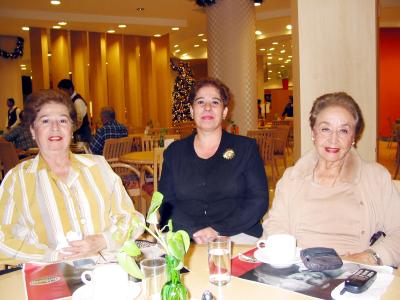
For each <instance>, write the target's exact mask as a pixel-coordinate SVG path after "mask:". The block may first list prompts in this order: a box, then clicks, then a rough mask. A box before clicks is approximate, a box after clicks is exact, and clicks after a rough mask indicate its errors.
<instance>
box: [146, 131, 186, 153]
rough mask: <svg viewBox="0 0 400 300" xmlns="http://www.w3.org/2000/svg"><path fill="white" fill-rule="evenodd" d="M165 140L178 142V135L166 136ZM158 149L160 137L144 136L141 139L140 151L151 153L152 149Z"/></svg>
mask: <svg viewBox="0 0 400 300" xmlns="http://www.w3.org/2000/svg"><path fill="white" fill-rule="evenodd" d="M166 139H172V140H180V139H181V136H180V134H166V135H164V141H165V140H166ZM156 147H160V135H145V136H143V137H142V151H151V150H153V148H156Z"/></svg>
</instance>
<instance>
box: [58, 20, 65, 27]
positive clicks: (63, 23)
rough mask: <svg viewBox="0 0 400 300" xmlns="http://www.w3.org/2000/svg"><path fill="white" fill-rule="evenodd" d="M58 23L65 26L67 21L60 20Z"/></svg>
mask: <svg viewBox="0 0 400 300" xmlns="http://www.w3.org/2000/svg"><path fill="white" fill-rule="evenodd" d="M58 25H61V26H65V25H67V22H64V21H61V22H58Z"/></svg>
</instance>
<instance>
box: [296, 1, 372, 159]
mask: <svg viewBox="0 0 400 300" xmlns="http://www.w3.org/2000/svg"><path fill="white" fill-rule="evenodd" d="M291 4H292V22H293V45H294V48H293V58H294V60H293V78H294V81H293V83H294V101H295V102H294V108H295V111H294V114H295V118H294V119H295V124H294V129H295V131H294V137H295V152H294V157H295V158H298V157H299V156H300V155H303V154H304V153H306V152H307V151H308V150H310V149H311V148H312V147H313V145H312V141H311V134H310V127H309V125H308V117H309V112H310V109H311V106H312V103H313V101H314V100H315V99H316V98H317V97H318V96H320V95H322V94H325V93H328V92H337V91H344V92H346V93H348V94H350V95H351V96H352V97H353V98H354V99H355V100H356V101H357V103H358V104H359V105H360V108H361V110H362V112H363V115H364V119H365V123H366V128H365V131H364V134H363V136H362V138H361V141H360V142H359V143H358V150H359V152H360V154H361V156H362V157H363V158H364V159H366V160H371V161H374V160H375V159H376V144H377V143H376V138H377V125H376V124H377V3H376V1H375V0H352V1H347V0H325V1H320V0H292V2H291Z"/></svg>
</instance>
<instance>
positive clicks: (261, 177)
mask: <svg viewBox="0 0 400 300" xmlns="http://www.w3.org/2000/svg"><path fill="white" fill-rule="evenodd" d="M194 137H195V135H194V134H193V135H191V136H189V137H188V138H186V139H183V140H180V141H176V142H174V143H172V144H171V145H170V146H169V147H168V148H167V149H166V150H165V152H164V163H163V169H162V174H161V179H160V184H159V191H160V192H161V193H162V194H163V195H164V202H163V205H162V206H161V208H160V215H161V224H162V225H164V224H166V222H167V221H168V219H172V221H173V226H174V231H175V230H179V229H184V230H186V231H187V232H188V233H189V235H190V236H192V235H193V233H195V232H196V231H198V230H200V229H203V228H205V227H208V226H210V227H212V228H213V229H214V230H216V231H217V232H218V233H219V234H221V235H227V236H232V235H235V234H238V233H246V234H249V235H252V236H255V237H260V236H261V235H262V226H261V223H260V220H261V218H262V217H263V216H264V214H265V213H266V211H267V209H268V184H267V178H266V176H265V170H264V164H263V162H262V160H261V158H260V155H259V152H258V147H257V144H256V142H255V140H253V139H250V138H248V137H244V136H238V135H232V134H230V133H227V132H226V131H223V134H222V139H221V143H220V145H219V147H218V150H217V152H216V153H215V154H214V155H213V156H212V157H210V158H208V159H202V158H199V157H198V156H197V154H196V152H195V150H194V146H193V143H194ZM229 149H231V150H233V152H234V157H233V158H232V159H227V158H224V153H226V151H227V150H229ZM225 156H227V155H225Z"/></svg>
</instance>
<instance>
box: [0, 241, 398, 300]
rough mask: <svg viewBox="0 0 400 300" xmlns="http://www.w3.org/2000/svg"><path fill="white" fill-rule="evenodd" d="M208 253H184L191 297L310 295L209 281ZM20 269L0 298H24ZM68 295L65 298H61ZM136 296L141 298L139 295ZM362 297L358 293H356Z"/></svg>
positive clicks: (386, 298)
mask: <svg viewBox="0 0 400 300" xmlns="http://www.w3.org/2000/svg"><path fill="white" fill-rule="evenodd" d="M250 248H251V247H249V246H248V245H247V246H245V245H234V246H233V249H232V252H233V253H232V254H233V255H237V254H238V253H244V252H246V251H247V250H249V249H250ZM207 260H208V254H207V246H206V245H196V244H192V245H191V246H190V248H189V253H188V254H187V255H186V257H185V265H186V266H187V268H188V269H189V270H190V272H189V273H187V274H184V275H182V280H183V283H184V284H185V286H186V287H187V288H188V290H189V293H190V299H191V300H200V299H201V295H202V294H203V292H204V291H205V290H209V291H211V293H212V294H213V295H214V296H215V297H216V299H217V300H243V299H254V300H256V299H267V298H268V299H285V300H286V299H287V300H300V299H312V298H311V297H309V296H306V295H303V294H299V293H294V292H291V291H288V290H284V289H281V288H277V287H274V286H270V285H266V284H260V283H257V282H254V281H249V280H244V279H240V278H237V277H232V279H231V281H230V282H229V283H228V284H227V285H225V286H222V287H218V286H215V285H213V284H211V283H210V282H209V280H208V261H207ZM24 289H25V288H24V282H23V273H22V271H21V270H19V271H15V272H12V273H8V274H5V275H2V276H0V298H1V299H5V300H8V299H12V300H23V299H24V300H25V299H26V298H25V291H24ZM64 299H68V298H64ZM136 299H137V300H144V297H143V295H140V296H139V297H138V298H136ZM360 299H362V297H360ZM381 299H382V300H395V299H396V300H398V299H400V272H399V270H396V271H395V276H394V278H393V281H392V282H391V283H390V285H389V287H388V289H387V291H386V292H385V293H384V295H383V297H382V298H381Z"/></svg>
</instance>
